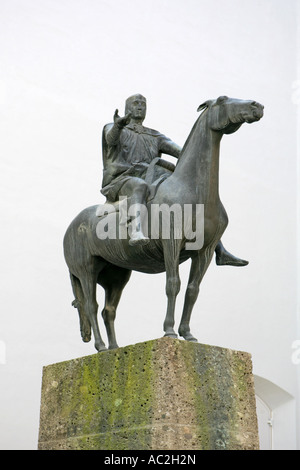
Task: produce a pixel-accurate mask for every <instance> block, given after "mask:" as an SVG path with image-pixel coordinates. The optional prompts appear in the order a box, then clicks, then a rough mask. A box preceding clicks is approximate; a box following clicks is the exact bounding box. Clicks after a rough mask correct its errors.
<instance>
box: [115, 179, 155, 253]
mask: <svg viewBox="0 0 300 470" xmlns="http://www.w3.org/2000/svg"><path fill="white" fill-rule="evenodd" d="M148 194H149V187H148V184H147V183H146V182H145V181H144V180H142V179H141V178H137V177H132V178H130V180H128V181H126V183H124V185H123V186H122V188H121V190H120V192H119V197H124V196H125V197H128V198H129V204H128V213H129V216H130V217H129V220H130V225H129V234H130V240H129V244H130V245H136V244H146V243H148V242H149V238H148V237H147V236H146V235H145V234H144V233H143V229H142V223H143V215H144V213H145V203H146V200H147V196H148ZM122 219H124V217H122Z"/></svg>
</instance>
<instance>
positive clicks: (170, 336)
mask: <svg viewBox="0 0 300 470" xmlns="http://www.w3.org/2000/svg"><path fill="white" fill-rule="evenodd" d="M165 337H167V338H173V339H177V338H178V335H177V334H176V333H166V334H165V335H164V338H165Z"/></svg>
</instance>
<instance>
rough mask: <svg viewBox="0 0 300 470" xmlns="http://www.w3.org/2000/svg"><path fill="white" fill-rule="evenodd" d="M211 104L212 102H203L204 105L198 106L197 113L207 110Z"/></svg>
mask: <svg viewBox="0 0 300 470" xmlns="http://www.w3.org/2000/svg"><path fill="white" fill-rule="evenodd" d="M211 103H212V100H207V101H205V103H202V104H200V106H199V107H198V109H197V111H198V112H199V111H202V109H206V108H208V107H209V105H210V104H211Z"/></svg>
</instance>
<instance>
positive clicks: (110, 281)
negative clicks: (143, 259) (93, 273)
mask: <svg viewBox="0 0 300 470" xmlns="http://www.w3.org/2000/svg"><path fill="white" fill-rule="evenodd" d="M130 275H131V271H129V270H128V269H124V268H120V267H117V266H113V265H108V266H106V267H105V268H104V269H103V271H101V273H100V274H99V276H98V283H99V284H100V285H101V286H102V287H103V288H104V289H105V305H104V308H103V310H102V317H103V320H104V324H105V327H106V332H107V337H108V343H109V349H115V348H117V347H118V344H117V340H116V334H115V325H114V323H115V318H116V309H117V306H118V304H119V301H120V298H121V295H122V292H123V289H124V287H125V285H126V284H127V282H128V281H129V278H130Z"/></svg>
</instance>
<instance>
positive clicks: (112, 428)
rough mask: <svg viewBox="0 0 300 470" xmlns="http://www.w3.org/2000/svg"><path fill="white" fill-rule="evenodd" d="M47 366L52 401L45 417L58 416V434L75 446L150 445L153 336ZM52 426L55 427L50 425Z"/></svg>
mask: <svg viewBox="0 0 300 470" xmlns="http://www.w3.org/2000/svg"><path fill="white" fill-rule="evenodd" d="M46 369H47V370H46ZM46 369H45V374H44V375H45V376H46V379H45V380H46V382H47V383H45V384H44V389H46V388H47V389H48V392H47V395H48V399H49V400H50V401H51V402H52V405H51V407H48V410H49V412H50V411H51V415H49V416H48V417H45V422H47V423H48V424H49V422H50V423H51V420H52V417H53V416H56V417H57V416H59V420H60V425H61V429H60V432H59V433H58V434H59V437H61V438H62V439H67V440H68V442H69V446H70V447H72V448H73V447H75V448H86V447H89V446H91V447H92V448H97V447H98V445H100V444H101V448H102V449H116V450H117V449H134V448H147V447H149V445H150V444H149V442H148V441H150V437H151V436H150V433H149V430H148V429H147V425H149V423H150V422H151V415H152V409H153V400H154V399H155V397H154V394H153V386H152V382H153V368H152V342H151V341H149V342H147V343H146V344H141V345H140V347H139V345H137V347H130V346H129V347H127V348H126V350H125V351H124V350H123V348H120V349H117V350H115V351H108V352H106V353H105V354H95V355H92V356H87V357H84V358H81V359H76V360H74V361H70V362H66V363H59V364H54V365H51V366H49V367H48V368H46ZM57 378H59V379H60V380H59V382H58V380H57ZM56 383H57V384H58V385H57V386H56ZM53 384H54V385H53ZM51 392H52V393H51ZM51 395H53V400H51ZM140 428H142V431H141V429H140ZM48 429H49V431H50V432H51V426H50V428H48ZM124 430H126V431H124ZM41 432H42V434H43V435H44V438H46V439H47V438H51V436H49V435H48V436H47V429H44V430H42V431H41ZM48 434H49V433H48ZM122 435H123V436H125V437H123V438H122ZM42 437H43V436H42ZM136 446H137V447H136Z"/></svg>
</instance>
